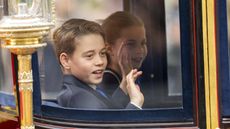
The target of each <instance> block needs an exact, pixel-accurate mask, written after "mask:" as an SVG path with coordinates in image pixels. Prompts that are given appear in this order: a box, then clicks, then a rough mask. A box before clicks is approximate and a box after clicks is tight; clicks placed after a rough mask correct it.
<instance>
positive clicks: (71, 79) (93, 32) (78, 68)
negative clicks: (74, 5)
mask: <svg viewBox="0 0 230 129" xmlns="http://www.w3.org/2000/svg"><path fill="white" fill-rule="evenodd" d="M54 43H55V47H56V54H57V56H58V59H59V62H60V64H61V66H62V68H63V74H64V78H63V88H62V91H61V93H60V94H59V96H58V98H57V100H58V104H59V105H61V106H63V107H71V108H84V109H110V108H121V107H120V103H115V102H113V100H114V99H112V98H110V97H108V96H106V95H105V94H103V92H102V91H101V90H100V89H98V87H97V84H99V83H100V82H101V81H102V78H103V74H104V70H105V67H106V66H107V57H106V46H105V36H104V31H103V30H102V28H101V26H100V25H99V24H97V23H95V22H92V21H87V20H83V19H71V20H68V21H66V22H65V23H64V24H63V25H62V26H61V27H60V28H58V29H57V30H56V31H55V32H54ZM140 75H141V72H140V71H137V70H131V72H130V73H129V74H128V76H127V82H128V83H127V85H126V86H125V87H126V89H127V93H128V94H129V95H130V103H129V104H127V106H126V107H125V108H129V109H130V108H131V109H137V108H138V107H139V108H140V107H141V106H142V104H143V101H144V97H143V95H142V93H141V92H140V91H139V90H138V88H137V87H136V86H135V84H134V80H135V79H136V78H137V77H138V76H140ZM117 95H118V96H119V93H117Z"/></svg>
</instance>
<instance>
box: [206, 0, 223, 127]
mask: <svg viewBox="0 0 230 129" xmlns="http://www.w3.org/2000/svg"><path fill="white" fill-rule="evenodd" d="M214 2H215V0H202V26H203V51H204V77H205V78H204V80H205V104H206V122H207V123H206V125H207V129H218V128H219V126H220V123H219V114H218V113H219V107H218V105H219V104H218V85H217V60H216V34H215V31H216V30H215V7H214V6H215V3H214Z"/></svg>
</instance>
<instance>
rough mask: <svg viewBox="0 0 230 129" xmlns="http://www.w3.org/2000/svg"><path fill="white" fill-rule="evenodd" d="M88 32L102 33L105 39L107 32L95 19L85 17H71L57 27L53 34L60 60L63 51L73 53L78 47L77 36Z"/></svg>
mask: <svg viewBox="0 0 230 129" xmlns="http://www.w3.org/2000/svg"><path fill="white" fill-rule="evenodd" d="M88 34H98V35H101V36H102V38H103V39H104V41H105V34H104V31H103V29H102V28H101V26H100V25H99V24H98V23H96V22H93V21H87V20H84V19H70V20H68V21H66V22H65V23H64V24H62V26H60V27H59V28H57V29H56V30H55V31H54V34H53V40H54V44H55V49H56V55H57V57H58V60H59V56H60V54H61V53H66V54H68V55H72V54H73V52H74V50H75V47H76V44H75V42H76V40H75V39H76V38H77V37H80V36H84V35H88Z"/></svg>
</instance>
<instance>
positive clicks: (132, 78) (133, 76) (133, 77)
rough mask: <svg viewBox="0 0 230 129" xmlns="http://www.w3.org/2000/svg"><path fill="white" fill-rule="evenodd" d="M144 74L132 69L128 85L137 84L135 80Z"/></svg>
mask: <svg viewBox="0 0 230 129" xmlns="http://www.w3.org/2000/svg"><path fill="white" fill-rule="evenodd" d="M141 74H142V71H138V70H137V69H132V70H131V71H130V73H129V74H128V75H127V77H126V79H127V81H128V83H133V84H135V80H136V79H137V78H138V77H139V76H140V75H141Z"/></svg>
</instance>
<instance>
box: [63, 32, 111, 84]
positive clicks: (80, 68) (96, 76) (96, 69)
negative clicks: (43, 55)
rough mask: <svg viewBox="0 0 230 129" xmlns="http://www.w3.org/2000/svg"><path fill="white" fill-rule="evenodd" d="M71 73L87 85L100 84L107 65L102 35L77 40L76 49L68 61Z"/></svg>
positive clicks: (87, 36) (91, 35)
mask: <svg viewBox="0 0 230 129" xmlns="http://www.w3.org/2000/svg"><path fill="white" fill-rule="evenodd" d="M67 63H68V66H69V70H68V71H69V73H70V74H72V75H74V76H75V77H77V78H78V79H80V80H82V81H83V82H85V83H87V84H90V85H91V84H99V83H100V82H101V81H102V77H103V74H104V70H105V67H106V65H107V58H106V48H105V43H104V40H103V38H102V36H101V35H97V34H89V35H84V36H80V37H79V38H78V39H77V43H76V48H75V51H74V53H73V55H72V56H71V57H69V58H68V60H67Z"/></svg>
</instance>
